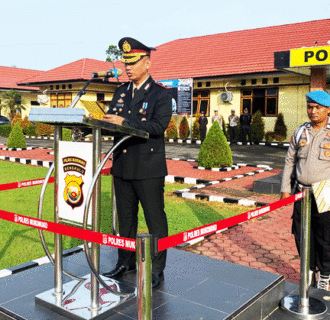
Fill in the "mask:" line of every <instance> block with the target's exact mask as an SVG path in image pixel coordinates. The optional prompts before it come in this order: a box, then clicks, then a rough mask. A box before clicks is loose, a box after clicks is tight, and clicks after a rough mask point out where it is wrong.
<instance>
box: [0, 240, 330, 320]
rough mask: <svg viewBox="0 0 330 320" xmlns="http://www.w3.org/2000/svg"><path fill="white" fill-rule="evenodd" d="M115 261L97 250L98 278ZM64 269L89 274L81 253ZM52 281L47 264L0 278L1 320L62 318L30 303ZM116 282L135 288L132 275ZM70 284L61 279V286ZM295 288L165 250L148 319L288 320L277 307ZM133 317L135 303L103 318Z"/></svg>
mask: <svg viewBox="0 0 330 320" xmlns="http://www.w3.org/2000/svg"><path fill="white" fill-rule="evenodd" d="M115 261H116V249H114V248H111V247H106V246H102V247H101V264H100V266H101V267H100V269H101V273H102V272H105V271H108V270H110V269H111V268H113V267H114V265H115ZM64 268H65V269H66V270H67V271H69V272H71V273H73V274H76V275H78V276H85V275H86V274H89V273H90V272H89V267H88V265H87V262H86V258H85V254H84V253H83V252H81V253H78V254H75V255H72V256H68V257H66V258H64ZM53 277H54V271H53V266H52V265H51V264H46V265H42V266H39V267H35V268H32V269H29V270H26V271H22V272H20V273H17V274H13V275H11V276H8V277H5V278H2V279H0V319H1V320H2V319H29V320H39V319H40V320H44V319H47V320H49V319H56V320H62V319H67V318H65V317H64V316H62V315H59V314H57V313H54V312H53V311H51V310H49V309H47V308H45V307H42V306H40V305H36V304H35V296H36V295H38V294H40V293H42V292H45V291H47V290H49V289H51V288H53V287H54V284H53ZM118 280H119V281H121V282H125V283H128V284H133V285H134V286H135V281H136V279H135V274H128V275H124V276H123V277H122V278H121V279H118ZM69 281H71V279H70V278H68V277H66V276H64V283H66V282H69ZM296 289H297V284H292V283H286V282H285V280H284V278H283V277H282V276H280V275H277V274H273V273H269V272H264V271H260V270H257V269H252V268H249V267H245V266H241V265H237V264H233V263H229V262H225V261H221V260H216V259H212V258H208V257H204V256H200V255H196V254H192V253H188V252H185V251H182V250H177V249H169V250H168V265H167V268H166V269H165V281H164V283H163V284H162V285H161V286H160V287H159V288H158V289H157V290H154V291H153V317H152V318H153V319H168V320H173V319H178V320H179V319H196V320H200V319H203V320H206V319H215V320H221V319H249V320H258V319H265V318H266V317H267V316H268V315H269V314H271V313H273V314H272V316H271V318H269V319H271V320H277V319H283V320H284V319H289V318H286V317H285V315H284V314H283V313H282V311H281V310H277V308H278V305H279V301H280V299H281V298H282V297H283V296H284V295H287V294H288V293H289V292H291V291H294V290H296ZM322 296H324V292H323V294H322ZM274 311H275V312H274ZM137 318H138V315H137V304H136V302H134V303H133V304H130V305H129V306H127V307H124V308H121V310H120V311H118V312H117V311H115V313H114V314H112V315H111V316H109V317H107V318H106V319H114V320H125V319H137ZM327 319H328V318H327Z"/></svg>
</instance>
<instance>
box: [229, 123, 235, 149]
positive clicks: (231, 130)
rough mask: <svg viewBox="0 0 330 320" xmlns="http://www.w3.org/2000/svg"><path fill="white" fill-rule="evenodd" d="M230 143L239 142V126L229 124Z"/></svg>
mask: <svg viewBox="0 0 330 320" xmlns="http://www.w3.org/2000/svg"><path fill="white" fill-rule="evenodd" d="M229 134H230V144H231V145H232V144H237V126H233V127H231V126H229Z"/></svg>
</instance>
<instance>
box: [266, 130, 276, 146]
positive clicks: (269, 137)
mask: <svg viewBox="0 0 330 320" xmlns="http://www.w3.org/2000/svg"><path fill="white" fill-rule="evenodd" d="M274 139H275V134H274V132H272V131H267V132H266V133H265V140H266V142H267V143H271V142H273V141H274Z"/></svg>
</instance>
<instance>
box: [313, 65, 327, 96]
mask: <svg viewBox="0 0 330 320" xmlns="http://www.w3.org/2000/svg"><path fill="white" fill-rule="evenodd" d="M326 86H327V70H326V68H322V67H311V89H310V90H311V91H315V90H324V91H325V90H326Z"/></svg>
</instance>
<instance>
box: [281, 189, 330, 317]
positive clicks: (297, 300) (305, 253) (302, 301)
mask: <svg viewBox="0 0 330 320" xmlns="http://www.w3.org/2000/svg"><path fill="white" fill-rule="evenodd" d="M303 190H304V191H305V197H304V198H303V200H302V205H301V209H302V210H301V230H300V283H299V293H300V295H292V296H287V297H284V298H283V299H282V300H281V307H282V309H283V311H284V312H285V313H287V314H289V315H290V316H292V317H294V318H297V319H308V320H311V319H323V318H324V317H325V314H326V312H327V306H326V305H325V304H324V303H323V302H322V301H319V300H317V299H315V298H309V268H310V236H311V189H310V188H304V189H303Z"/></svg>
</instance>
